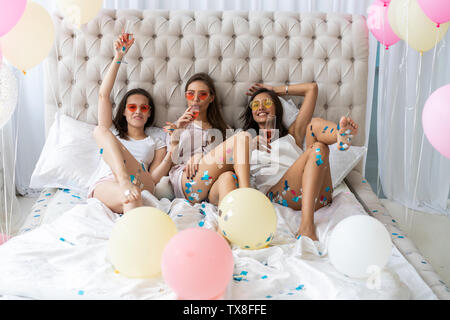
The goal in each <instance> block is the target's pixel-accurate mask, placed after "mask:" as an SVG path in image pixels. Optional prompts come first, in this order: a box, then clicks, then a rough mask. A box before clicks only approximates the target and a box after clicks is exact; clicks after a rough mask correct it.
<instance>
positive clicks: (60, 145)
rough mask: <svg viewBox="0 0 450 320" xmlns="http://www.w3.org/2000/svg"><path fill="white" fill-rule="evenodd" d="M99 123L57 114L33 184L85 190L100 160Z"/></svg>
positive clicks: (43, 186) (32, 186)
mask: <svg viewBox="0 0 450 320" xmlns="http://www.w3.org/2000/svg"><path fill="white" fill-rule="evenodd" d="M94 128H95V125H92V124H88V123H85V122H82V121H78V120H75V119H73V118H71V117H69V116H66V115H63V114H59V113H58V112H57V113H56V115H55V121H54V123H53V124H52V126H51V128H50V131H49V134H48V137H47V139H46V141H45V145H44V148H43V149H42V152H41V155H40V157H39V160H38V162H37V164H36V167H35V169H34V171H33V174H32V176H31V181H30V187H31V188H38V189H39V188H67V189H71V190H74V191H79V192H85V191H87V189H88V187H89V180H90V178H91V176H92V175H93V174H94V172H95V171H96V169H97V166H98V164H99V161H100V157H101V156H100V152H99V148H98V146H97V144H96V142H95V139H94V137H93V135H92V134H93V131H94Z"/></svg>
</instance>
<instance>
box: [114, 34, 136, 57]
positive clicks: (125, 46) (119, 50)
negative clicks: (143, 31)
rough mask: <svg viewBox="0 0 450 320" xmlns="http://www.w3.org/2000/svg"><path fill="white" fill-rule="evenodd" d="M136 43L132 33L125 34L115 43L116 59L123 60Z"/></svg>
mask: <svg viewBox="0 0 450 320" xmlns="http://www.w3.org/2000/svg"><path fill="white" fill-rule="evenodd" d="M133 43H134V38H133V34H132V33H124V32H123V31H122V34H121V35H120V36H119V38H118V39H117V40H116V41H115V42H114V48H115V50H116V57H117V58H118V59H122V58H123V57H124V56H125V54H126V53H127V52H128V50H129V49H130V48H131V46H132V45H133Z"/></svg>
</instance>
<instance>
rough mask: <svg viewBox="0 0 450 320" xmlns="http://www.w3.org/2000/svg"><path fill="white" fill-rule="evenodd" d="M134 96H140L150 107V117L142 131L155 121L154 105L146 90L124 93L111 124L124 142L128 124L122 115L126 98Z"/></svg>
mask: <svg viewBox="0 0 450 320" xmlns="http://www.w3.org/2000/svg"><path fill="white" fill-rule="evenodd" d="M134 94H140V95H143V96H144V97H146V98H147V100H148V104H149V106H150V116H149V117H148V119H147V122H146V123H145V125H144V130H145V129H146V128H147V127H149V126H151V125H153V121H154V120H155V104H154V103H153V99H152V96H151V95H150V93H148V92H147V90H144V89H142V88H136V89H131V90H130V91H128V92H127V93H125V95H124V96H123V98H122V100H120V103H119V109H118V110H117V113H116V116H115V117H114V119H113V124H114V126H115V127H116V129H117V131H119V137H120V138H122V139H126V140H128V122H127V118H126V117H125V116H124V115H123V113H124V111H125V108H126V106H127V99H128V97H129V96H132V95H134Z"/></svg>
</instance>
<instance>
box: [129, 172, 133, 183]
mask: <svg viewBox="0 0 450 320" xmlns="http://www.w3.org/2000/svg"><path fill="white" fill-rule="evenodd" d="M130 179H131V183H133V181H134V176H133V175H132V174H131V175H130Z"/></svg>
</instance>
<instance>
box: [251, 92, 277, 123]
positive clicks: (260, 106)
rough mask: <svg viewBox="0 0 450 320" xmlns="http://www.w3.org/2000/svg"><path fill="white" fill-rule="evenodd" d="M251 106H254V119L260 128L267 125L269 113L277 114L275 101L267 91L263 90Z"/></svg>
mask: <svg viewBox="0 0 450 320" xmlns="http://www.w3.org/2000/svg"><path fill="white" fill-rule="evenodd" d="M250 107H251V108H252V116H253V119H254V120H255V121H256V123H257V124H258V125H259V127H260V128H263V127H264V126H265V123H266V120H267V116H268V115H275V103H274V102H273V100H272V98H271V97H270V95H269V94H268V93H266V92H262V93H260V94H258V95H257V96H255V98H254V99H253V100H252V102H251V103H250Z"/></svg>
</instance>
